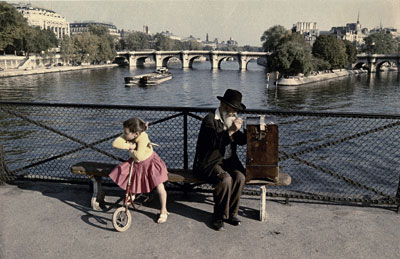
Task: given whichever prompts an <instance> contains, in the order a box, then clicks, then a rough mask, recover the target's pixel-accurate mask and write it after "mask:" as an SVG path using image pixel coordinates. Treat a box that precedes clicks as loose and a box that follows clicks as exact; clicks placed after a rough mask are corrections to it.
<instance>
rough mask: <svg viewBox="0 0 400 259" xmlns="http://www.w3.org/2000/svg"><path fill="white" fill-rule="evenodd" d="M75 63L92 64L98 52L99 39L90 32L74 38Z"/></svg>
mask: <svg viewBox="0 0 400 259" xmlns="http://www.w3.org/2000/svg"><path fill="white" fill-rule="evenodd" d="M74 48H75V61H76V62H78V63H84V62H85V63H92V62H93V61H95V60H96V55H97V53H98V51H99V37H97V36H96V35H94V34H92V33H91V32H84V33H80V34H78V35H76V36H75V37H74Z"/></svg>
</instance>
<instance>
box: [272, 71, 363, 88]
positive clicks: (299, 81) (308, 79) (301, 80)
mask: <svg viewBox="0 0 400 259" xmlns="http://www.w3.org/2000/svg"><path fill="white" fill-rule="evenodd" d="M364 73H368V71H367V70H363V69H357V70H333V71H331V72H328V73H318V74H314V75H310V76H291V77H282V78H280V79H279V80H278V85H279V86H300V85H304V84H310V83H316V82H322V81H327V80H332V79H336V78H340V77H344V76H349V75H357V74H364Z"/></svg>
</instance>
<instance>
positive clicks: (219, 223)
mask: <svg viewBox="0 0 400 259" xmlns="http://www.w3.org/2000/svg"><path fill="white" fill-rule="evenodd" d="M212 226H213V229H215V230H217V231H220V230H224V221H223V220H222V219H217V220H214V221H213V222H212Z"/></svg>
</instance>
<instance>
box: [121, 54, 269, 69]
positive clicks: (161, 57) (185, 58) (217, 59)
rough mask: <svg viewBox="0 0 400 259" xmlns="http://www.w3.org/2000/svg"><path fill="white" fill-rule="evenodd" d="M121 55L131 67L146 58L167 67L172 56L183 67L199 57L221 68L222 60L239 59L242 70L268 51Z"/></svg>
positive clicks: (188, 65) (189, 65)
mask: <svg viewBox="0 0 400 259" xmlns="http://www.w3.org/2000/svg"><path fill="white" fill-rule="evenodd" d="M118 55H119V56H120V57H122V56H123V57H125V58H126V60H127V61H128V62H129V66H130V67H137V66H143V65H144V63H145V60H146V59H148V58H150V59H152V60H154V62H155V66H156V67H167V64H168V60H169V59H171V58H176V59H179V60H180V61H181V63H182V68H191V67H192V65H193V62H194V61H195V60H196V59H198V58H202V57H203V58H205V59H206V60H208V61H209V62H210V63H211V68H212V69H220V68H221V62H222V61H224V60H227V59H234V60H237V62H238V63H239V68H240V69H241V70H246V69H247V64H248V63H249V62H250V61H251V60H257V59H258V58H263V59H266V57H267V55H269V54H268V53H266V52H247V51H241V52H237V51H206V50H184V51H155V50H149V51H129V52H118Z"/></svg>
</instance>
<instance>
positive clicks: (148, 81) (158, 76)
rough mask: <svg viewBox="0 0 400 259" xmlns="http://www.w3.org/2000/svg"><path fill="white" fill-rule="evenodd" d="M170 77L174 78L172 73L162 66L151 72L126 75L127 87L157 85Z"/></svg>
mask: <svg viewBox="0 0 400 259" xmlns="http://www.w3.org/2000/svg"><path fill="white" fill-rule="evenodd" d="M170 79H172V73H171V72H169V71H168V69H167V68H165V67H162V68H158V69H157V70H156V71H154V72H151V73H147V74H142V75H137V76H128V77H125V87H130V86H148V85H155V84H160V83H162V82H165V81H167V80H170Z"/></svg>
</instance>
